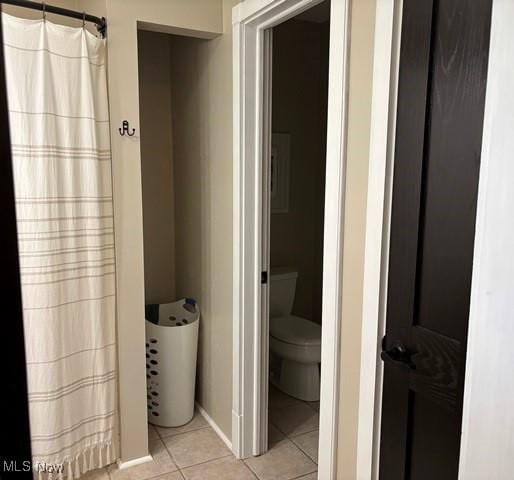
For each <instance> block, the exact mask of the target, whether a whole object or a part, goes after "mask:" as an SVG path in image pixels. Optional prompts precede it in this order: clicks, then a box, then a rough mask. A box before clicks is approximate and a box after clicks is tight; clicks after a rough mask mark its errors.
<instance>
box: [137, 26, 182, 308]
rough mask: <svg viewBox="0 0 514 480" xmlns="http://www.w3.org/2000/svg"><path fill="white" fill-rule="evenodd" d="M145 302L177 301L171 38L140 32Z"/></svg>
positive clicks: (140, 117) (140, 114) (140, 118)
mask: <svg viewBox="0 0 514 480" xmlns="http://www.w3.org/2000/svg"><path fill="white" fill-rule="evenodd" d="M138 52H139V102H140V109H139V120H140V126H141V174H142V191H143V232H144V262H145V268H144V270H145V302H146V303H168V302H172V301H175V300H176V297H175V200H174V186H173V162H172V160H173V157H172V130H171V79H170V60H171V58H170V36H169V35H167V34H165V33H156V32H146V31H143V30H140V31H139V32H138Z"/></svg>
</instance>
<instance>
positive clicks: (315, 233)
mask: <svg viewBox="0 0 514 480" xmlns="http://www.w3.org/2000/svg"><path fill="white" fill-rule="evenodd" d="M328 35H329V24H328V22H325V23H315V22H306V21H299V20H290V21H288V22H285V23H283V24H281V25H279V26H277V27H275V28H274V29H273V106H272V130H273V132H278V133H289V134H290V135H291V158H290V177H289V178H290V191H289V212H288V213H275V214H272V215H271V242H270V244H271V252H270V253H271V265H272V267H273V266H289V267H294V268H296V269H298V273H299V277H298V280H297V284H296V295H295V303H294V307H293V313H294V314H296V315H299V316H301V317H304V318H308V319H311V320H313V321H315V322H317V323H321V292H322V277H323V214H324V200H325V196H324V195H325V166H326V161H325V157H326V137H327V133H326V127H327V124H326V118H327V94H328Z"/></svg>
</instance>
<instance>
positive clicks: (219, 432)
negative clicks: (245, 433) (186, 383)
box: [195, 402, 232, 451]
mask: <svg viewBox="0 0 514 480" xmlns="http://www.w3.org/2000/svg"><path fill="white" fill-rule="evenodd" d="M195 405H196V408H198V411H199V412H200V415H201V416H202V417H203V418H205V420H206V421H207V423H208V424H209V425H210V426H211V427H212V429H213V430H214V431H215V432H216V434H217V435H218V437H220V438H221V439H222V440H223V443H225V445H226V446H227V447H228V448H229V450H230V451H232V442H231V441H230V440H229V439H228V438H227V436H226V435H225V434H224V433H223V431H222V430H221V428H220V427H218V425H217V424H216V422H215V421H214V420H213V419H212V418H211V417H210V415H209V414H208V413H207V412H206V411H205V410H204V409H203V408H202V407H201V406H200V405H199V404H198V402H195Z"/></svg>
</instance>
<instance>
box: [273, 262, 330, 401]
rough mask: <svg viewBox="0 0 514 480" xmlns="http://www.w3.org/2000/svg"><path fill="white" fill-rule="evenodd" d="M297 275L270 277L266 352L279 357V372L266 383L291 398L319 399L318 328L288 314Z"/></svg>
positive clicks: (280, 271) (278, 272)
mask: <svg viewBox="0 0 514 480" xmlns="http://www.w3.org/2000/svg"><path fill="white" fill-rule="evenodd" d="M297 278H298V273H297V272H295V271H293V270H292V269H288V268H276V269H272V271H271V275H270V338H269V347H270V351H271V352H272V353H273V354H274V355H276V356H277V357H279V358H280V370H279V372H278V374H277V375H275V376H273V375H270V381H271V382H272V383H273V384H274V385H275V386H276V387H278V388H279V389H280V390H282V391H283V392H285V393H287V394H288V395H291V396H292V397H295V398H299V399H300V400H305V401H308V402H315V401H318V400H319V379H320V375H319V373H320V372H319V366H320V362H321V326H320V325H318V324H317V323H314V322H312V321H311V320H307V319H306V318H301V317H297V316H295V315H291V310H292V308H293V302H294V296H295V290H296V279H297Z"/></svg>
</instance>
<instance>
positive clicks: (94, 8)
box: [2, 0, 106, 33]
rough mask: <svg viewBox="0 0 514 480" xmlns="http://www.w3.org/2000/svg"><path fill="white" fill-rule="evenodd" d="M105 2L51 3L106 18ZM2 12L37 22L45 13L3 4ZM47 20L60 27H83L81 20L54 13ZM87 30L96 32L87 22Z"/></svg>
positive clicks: (62, 0)
mask: <svg viewBox="0 0 514 480" xmlns="http://www.w3.org/2000/svg"><path fill="white" fill-rule="evenodd" d="M105 1H106V0H52V2H48V3H51V4H52V5H53V6H56V7H62V8H68V9H70V10H77V11H79V12H82V11H84V10H85V11H86V12H87V13H89V14H91V15H96V16H97V17H104V16H105ZM2 11H3V12H5V13H8V14H10V15H15V16H16V17H21V18H28V19H31V20H37V19H40V18H42V16H43V13H42V12H41V11H38V10H30V9H28V8H22V7H15V6H13V5H4V4H2ZM46 18H47V20H48V21H50V22H53V23H57V24H60V25H68V26H71V27H80V26H81V25H82V21H81V20H75V19H73V18H69V17H65V16H63V15H54V14H52V13H48V14H47V16H46ZM86 28H87V29H88V30H89V31H91V32H93V33H97V32H96V28H95V26H94V25H93V24H92V23H89V22H87V23H86Z"/></svg>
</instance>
